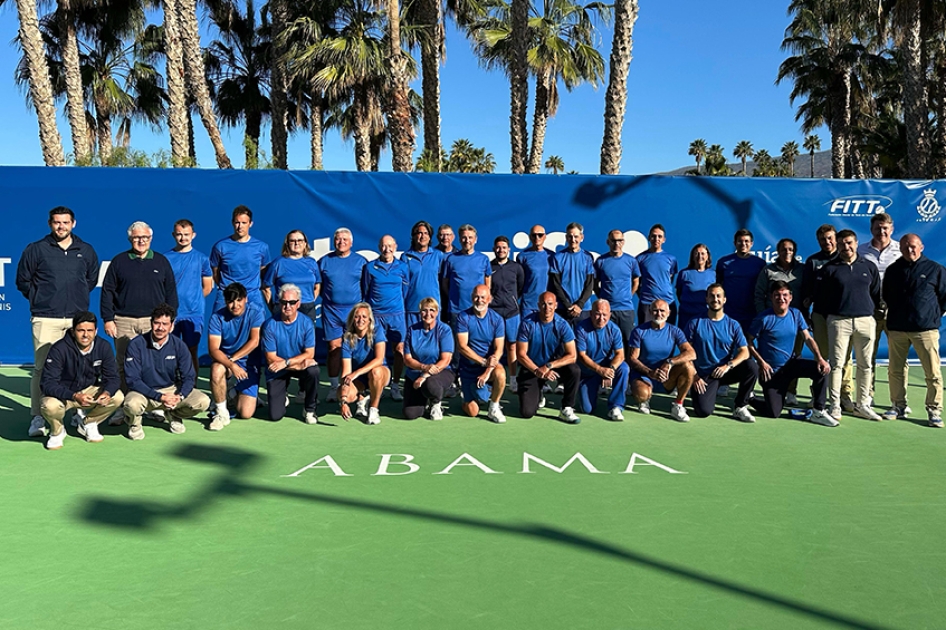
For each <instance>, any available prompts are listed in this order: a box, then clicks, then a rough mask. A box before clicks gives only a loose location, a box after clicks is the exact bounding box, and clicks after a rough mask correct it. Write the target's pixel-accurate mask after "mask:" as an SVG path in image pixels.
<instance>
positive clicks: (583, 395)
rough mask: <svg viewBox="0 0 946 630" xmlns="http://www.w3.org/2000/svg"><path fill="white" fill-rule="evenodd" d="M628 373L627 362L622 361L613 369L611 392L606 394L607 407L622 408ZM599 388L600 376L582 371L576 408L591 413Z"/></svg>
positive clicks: (625, 394) (625, 397)
mask: <svg viewBox="0 0 946 630" xmlns="http://www.w3.org/2000/svg"><path fill="white" fill-rule="evenodd" d="M609 365H610V364H609ZM602 367H604V364H602ZM629 374H630V369H628V367H627V363H622V364H621V365H619V366H618V367H617V369H616V370H614V381H613V382H612V383H611V394H610V395H609V396H608V409H612V408H613V407H620V408H621V409H624V402H625V400H626V399H627V378H628V375H629ZM600 388H601V377H600V376H598V375H597V374H586V373H585V372H582V374H581V385H579V386H578V408H579V409H580V410H581V412H582V413H592V412H593V411H594V410H595V403H597V402H598V389H600Z"/></svg>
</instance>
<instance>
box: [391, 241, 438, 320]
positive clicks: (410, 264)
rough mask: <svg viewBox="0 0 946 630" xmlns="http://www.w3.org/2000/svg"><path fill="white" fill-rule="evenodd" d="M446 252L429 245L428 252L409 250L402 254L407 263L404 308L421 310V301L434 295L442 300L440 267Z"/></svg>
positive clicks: (416, 311)
mask: <svg viewBox="0 0 946 630" xmlns="http://www.w3.org/2000/svg"><path fill="white" fill-rule="evenodd" d="M444 256H445V254H444V253H443V252H442V251H440V250H439V249H434V248H433V247H429V248H428V249H427V251H426V252H417V251H414V250H412V249H411V250H408V251H406V252H404V253H403V254H401V261H402V262H403V263H404V264H405V265H407V271H408V276H407V277H408V281H407V295H406V296H405V297H404V310H405V311H406V312H408V313H419V312H420V301H421V300H423V299H424V298H428V297H432V298H434V299H435V300H437V302H440V267H441V266H442V265H443V259H444Z"/></svg>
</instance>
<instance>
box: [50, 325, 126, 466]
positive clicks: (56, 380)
mask: <svg viewBox="0 0 946 630" xmlns="http://www.w3.org/2000/svg"><path fill="white" fill-rule="evenodd" d="M97 323H98V321H97V320H96V318H95V315H93V314H92V313H90V312H88V311H79V312H78V313H76V315H75V317H73V318H72V329H71V330H70V331H68V332H67V333H66V335H65V336H64V337H63V338H62V339H60V340H59V341H57V342H56V343H54V344H53V345H52V347H51V348H50V349H49V354H48V355H47V356H46V363H45V365H44V366H43V375H42V377H41V380H40V391H41V392H42V394H43V397H42V398H41V399H40V412H41V413H42V414H43V418H45V420H46V422H48V423H49V426H50V427H51V431H50V433H49V438H47V440H46V448H48V449H49V450H51V451H54V450H56V449H59V448H62V442H63V440H64V439H65V437H66V429H65V427H63V425H62V420H63V417H64V416H65V415H66V412H67V411H69V410H70V409H75V410H76V411H79V410H82V411H83V412H85V413H84V418H82V417H81V416H80V415H79V414H77V415H76V416H74V418H75V420H74V423H75V422H76V421H78V424H76V426H77V428H78V430H79V435H81V436H83V437H85V439H86V441H88V442H101V441H102V434H101V433H99V423H100V422H102V421H103V420H105V419H106V418H107V417H109V416H110V415H112V413H114V412H115V410H117V409H118V408H119V407H121V405H122V400H123V397H122V393H121V390H120V389H119V385H120V381H119V379H118V366H117V365H116V364H115V355H114V354H112V347H111V346H110V345H109V344H107V343H105V342H103V341H96V340H95V333H96V328H97V326H96V324H97Z"/></svg>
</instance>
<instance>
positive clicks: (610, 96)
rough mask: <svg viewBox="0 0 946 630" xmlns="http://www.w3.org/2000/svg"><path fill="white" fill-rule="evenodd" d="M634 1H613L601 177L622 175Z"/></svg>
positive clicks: (634, 19) (635, 12) (636, 10)
mask: <svg viewBox="0 0 946 630" xmlns="http://www.w3.org/2000/svg"><path fill="white" fill-rule="evenodd" d="M637 12H638V4H637V0H615V3H614V39H613V40H612V41H611V60H610V76H609V78H608V90H607V92H606V93H605V95H604V140H603V141H602V142H601V174H602V175H617V174H618V173H620V172H621V153H622V147H621V132H622V130H623V129H624V113H625V111H626V110H627V75H628V72H629V71H630V68H631V59H632V54H631V53H632V50H633V47H634V23H635V22H636V21H637Z"/></svg>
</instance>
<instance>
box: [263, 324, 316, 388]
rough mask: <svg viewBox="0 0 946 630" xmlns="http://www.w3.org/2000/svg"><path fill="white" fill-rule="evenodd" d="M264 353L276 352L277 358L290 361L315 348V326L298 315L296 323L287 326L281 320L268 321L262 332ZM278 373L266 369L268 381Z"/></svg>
mask: <svg viewBox="0 0 946 630" xmlns="http://www.w3.org/2000/svg"><path fill="white" fill-rule="evenodd" d="M262 338H263V340H262V343H261V345H262V346H263V352H275V353H276V356H277V357H280V358H283V359H290V358H292V357H294V356H296V355H297V354H301V353H302V351H303V350H306V349H308V348H315V325H314V324H313V323H312V320H311V319H309V318H308V317H305V316H304V315H300V314H298V313H297V314H296V321H294V322H292V323H291V324H287V323H285V322H283V321H282V320H280V319H272V318H270V319H268V320H266V322H265V323H264V324H263V330H262ZM276 374H277V373H276V372H270V371H269V368H268V367H267V368H266V379H267V380H269V379H271V378H272V377H274V376H275V375H276Z"/></svg>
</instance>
